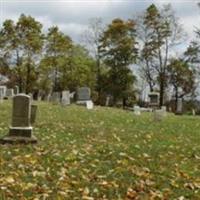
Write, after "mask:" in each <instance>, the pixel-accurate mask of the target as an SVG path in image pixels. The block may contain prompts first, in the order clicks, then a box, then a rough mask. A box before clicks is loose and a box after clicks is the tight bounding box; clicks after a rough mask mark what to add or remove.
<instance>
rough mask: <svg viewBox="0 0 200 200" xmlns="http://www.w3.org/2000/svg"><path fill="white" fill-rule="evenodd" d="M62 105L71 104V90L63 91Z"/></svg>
mask: <svg viewBox="0 0 200 200" xmlns="http://www.w3.org/2000/svg"><path fill="white" fill-rule="evenodd" d="M61 103H62V105H64V106H65V105H70V92H69V91H68V90H65V91H62V99H61Z"/></svg>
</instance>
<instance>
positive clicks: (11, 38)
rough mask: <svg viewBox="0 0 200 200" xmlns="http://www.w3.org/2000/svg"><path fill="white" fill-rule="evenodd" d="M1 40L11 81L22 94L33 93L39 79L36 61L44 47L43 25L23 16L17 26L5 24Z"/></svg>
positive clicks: (12, 23)
mask: <svg viewBox="0 0 200 200" xmlns="http://www.w3.org/2000/svg"><path fill="white" fill-rule="evenodd" d="M0 38H1V39H0V43H1V45H0V48H1V58H2V59H3V61H4V62H5V63H6V64H7V66H9V74H8V75H9V78H10V80H12V81H13V83H15V84H18V85H19V87H20V91H21V92H26V93H29V92H31V91H32V89H33V87H34V83H35V82H36V79H37V73H36V66H37V62H36V61H35V60H37V59H36V58H37V57H38V55H39V53H40V52H41V49H42V45H43V35H42V24H40V23H39V22H38V21H36V20H35V19H34V18H32V17H31V16H25V15H23V14H22V15H21V16H20V18H19V20H18V22H17V23H16V24H15V23H14V22H13V21H12V20H6V21H5V22H4V24H3V28H2V29H1V33H0Z"/></svg>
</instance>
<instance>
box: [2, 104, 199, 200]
mask: <svg viewBox="0 0 200 200" xmlns="http://www.w3.org/2000/svg"><path fill="white" fill-rule="evenodd" d="M38 106H39V110H38V116H37V121H36V124H35V126H34V135H35V136H36V137H37V138H38V141H39V143H38V144H37V145H1V146H0V199H3V200H4V199H6V200H8V199H15V200H18V199H20V200H24V199H32V200H38V199H49V200H54V199H55V200H57V199H58V200H60V199H70V200H72V199H85V200H92V199H94V200H96V199H98V200H100V199H102V200H103V199H109V200H111V199H113V200H117V199H182V200H183V199H200V118H199V117H192V116H174V115H168V117H167V118H166V119H165V120H164V121H163V122H158V123H155V122H153V121H152V118H151V114H150V113H144V114H143V115H141V116H134V115H133V113H132V112H127V111H123V110H119V109H113V108H102V107H96V108H95V109H94V110H86V109H85V108H84V107H81V106H80V107H78V106H70V107H61V106H58V105H51V104H47V103H39V104H38ZM10 116H11V104H10V102H5V103H3V104H0V136H3V135H5V134H6V133H7V132H8V127H9V124H10Z"/></svg>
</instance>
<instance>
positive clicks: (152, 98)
mask: <svg viewBox="0 0 200 200" xmlns="http://www.w3.org/2000/svg"><path fill="white" fill-rule="evenodd" d="M148 96H149V106H151V107H158V106H159V93H157V92H151V93H149V95H148Z"/></svg>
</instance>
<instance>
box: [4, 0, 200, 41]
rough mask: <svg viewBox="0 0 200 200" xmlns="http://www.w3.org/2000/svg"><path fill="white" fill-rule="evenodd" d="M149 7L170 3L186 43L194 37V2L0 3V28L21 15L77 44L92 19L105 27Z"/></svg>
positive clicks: (198, 14)
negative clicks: (56, 28)
mask: <svg viewBox="0 0 200 200" xmlns="http://www.w3.org/2000/svg"><path fill="white" fill-rule="evenodd" d="M152 3H155V4H156V5H157V6H162V5H163V4H168V3H171V5H172V7H173V9H174V11H175V12H176V16H177V17H178V18H179V21H180V23H181V24H183V27H184V29H185V31H186V32H187V34H188V37H187V38H188V39H187V41H186V42H189V41H190V40H192V39H193V38H194V37H195V34H194V29H195V27H199V26H200V8H198V6H197V3H198V1H195V0H0V26H2V23H3V21H4V20H5V19H12V20H14V21H16V20H17V19H18V17H19V16H20V14H22V13H23V14H26V15H31V16H32V17H34V18H35V19H36V20H38V21H40V22H41V23H42V24H43V26H44V31H47V30H48V28H49V27H51V26H53V25H57V26H58V27H59V28H60V29H61V31H63V32H64V33H66V34H67V35H69V36H70V37H71V38H72V39H73V40H74V41H76V42H80V41H81V35H82V33H83V32H84V30H86V29H87V26H88V23H89V20H90V19H91V18H95V17H101V18H102V19H103V22H104V23H105V24H108V23H110V22H111V21H112V19H114V18H117V17H120V18H122V19H129V18H132V17H133V16H135V15H137V14H138V13H140V12H142V11H144V10H145V9H146V8H147V7H148V6H149V5H150V4H152Z"/></svg>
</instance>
